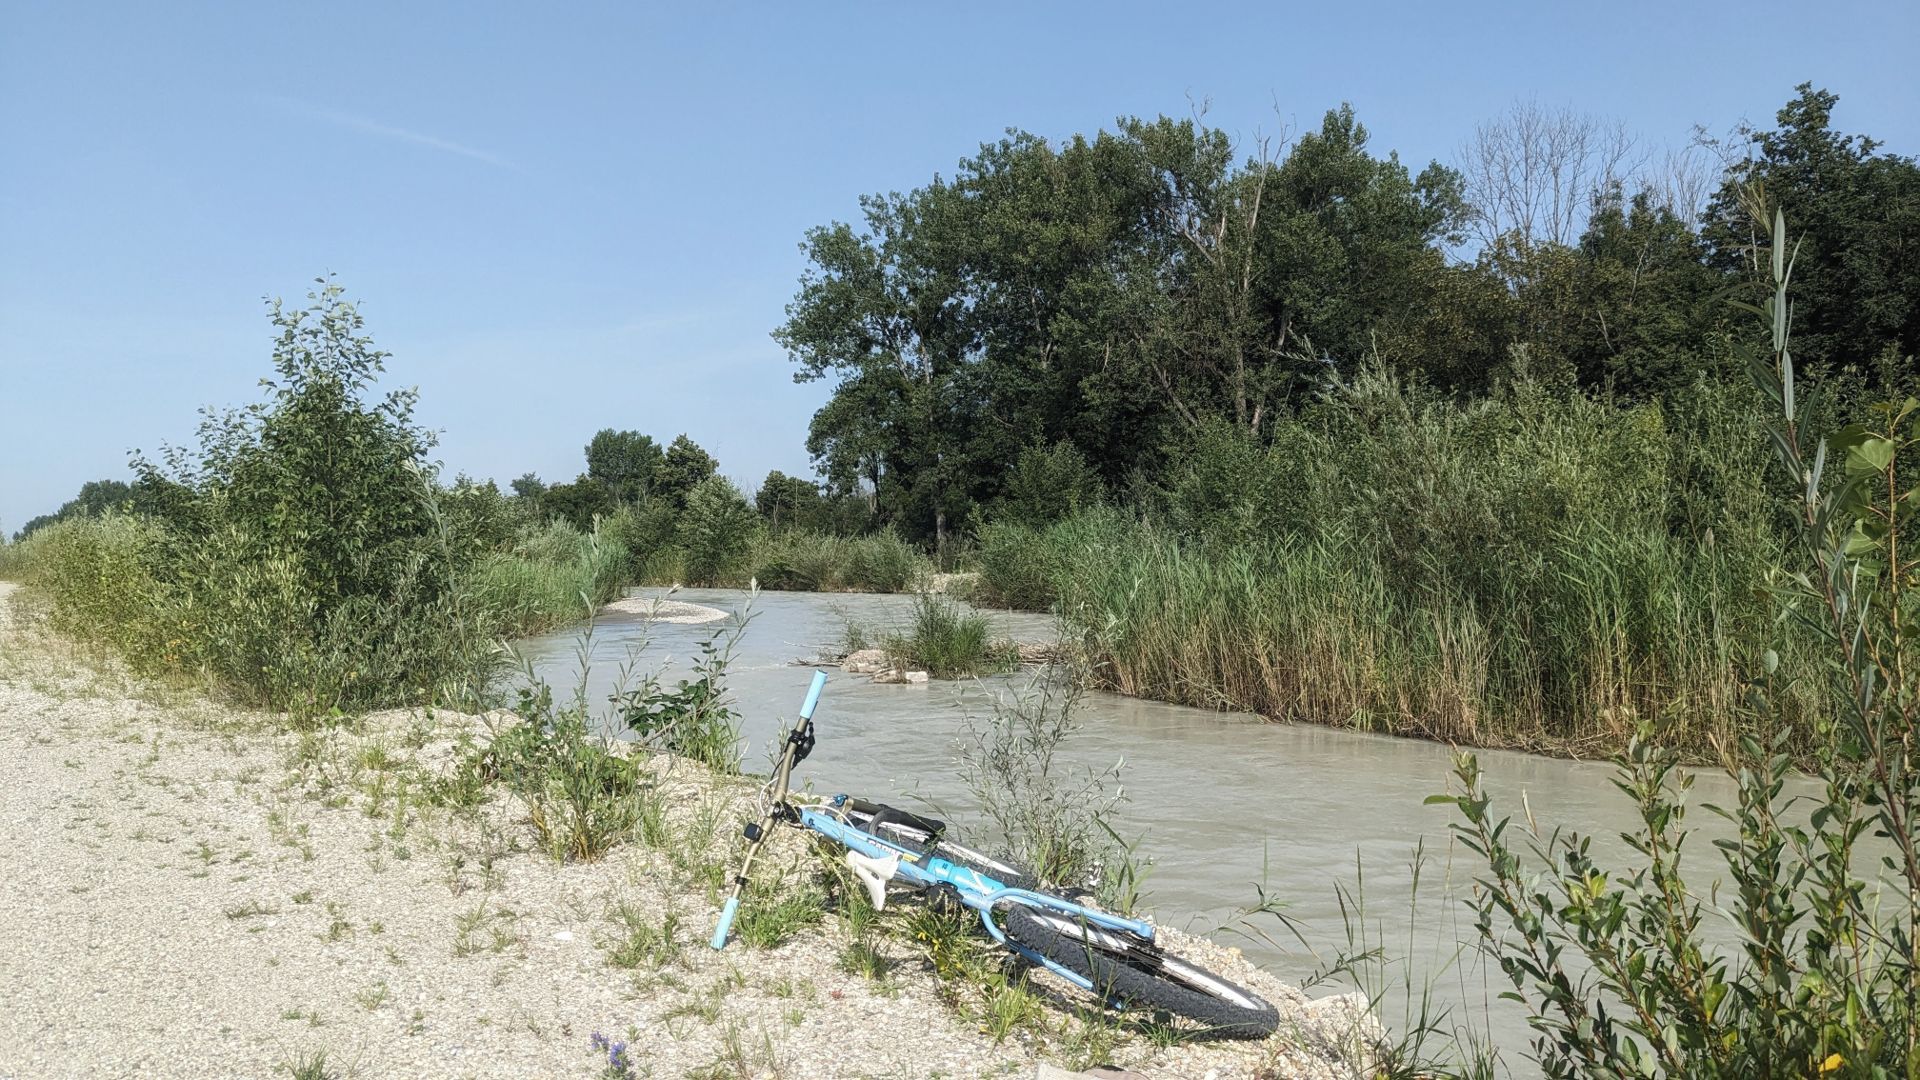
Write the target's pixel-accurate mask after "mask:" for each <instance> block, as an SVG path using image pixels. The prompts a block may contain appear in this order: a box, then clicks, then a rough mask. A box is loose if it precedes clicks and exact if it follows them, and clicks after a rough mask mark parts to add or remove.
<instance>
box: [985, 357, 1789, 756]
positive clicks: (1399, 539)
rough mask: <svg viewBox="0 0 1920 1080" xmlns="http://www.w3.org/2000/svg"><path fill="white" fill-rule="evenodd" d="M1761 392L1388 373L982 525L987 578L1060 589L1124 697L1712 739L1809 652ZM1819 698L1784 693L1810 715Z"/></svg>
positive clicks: (1419, 726) (1590, 737)
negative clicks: (1181, 463) (1494, 389)
mask: <svg viewBox="0 0 1920 1080" xmlns="http://www.w3.org/2000/svg"><path fill="white" fill-rule="evenodd" d="M1751 408H1752V406H1751V405H1750V403H1748V402H1745V401H1743V400H1741V399H1739V398H1738V397H1737V396H1735V395H1733V394H1731V393H1727V392H1720V391H1712V390H1703V391H1702V392H1701V394H1700V395H1699V397H1698V398H1697V399H1696V401H1695V412H1694V414H1693V415H1692V416H1689V417H1683V418H1682V419H1680V420H1679V421H1676V420H1675V419H1674V417H1673V416H1672V415H1671V414H1670V413H1669V412H1667V411H1666V410H1663V409H1661V408H1660V407H1657V406H1640V407H1635V408H1622V407H1618V406H1615V405H1612V404H1608V403H1601V402H1594V401H1590V400H1587V399H1584V398H1580V397H1577V396H1576V397H1573V398H1570V399H1568V398H1556V397H1554V396H1552V395H1549V394H1546V393H1545V392H1544V391H1541V390H1539V389H1538V388H1535V387H1529V386H1522V387H1519V388H1516V389H1515V390H1513V391H1512V392H1510V393H1509V394H1508V395H1507V396H1506V397H1504V398H1499V399H1495V400H1493V401H1491V402H1481V403H1476V404H1474V405H1471V406H1465V407H1462V406H1455V405H1452V404H1450V403H1445V402H1438V401H1432V400H1427V399H1425V398H1423V397H1422V396H1421V395H1419V394H1418V393H1417V392H1416V391H1412V390H1409V389H1407V388H1404V387H1401V386H1398V385H1396V384H1394V383H1393V382H1392V381H1391V380H1388V379H1385V378H1384V377H1376V378H1374V379H1372V380H1371V381H1365V382H1363V383H1362V384H1360V385H1357V386H1355V387H1350V388H1347V389H1346V390H1345V391H1344V392H1343V393H1342V394H1341V395H1338V396H1336V397H1334V398H1333V399H1330V400H1329V402H1328V403H1326V404H1325V405H1323V406H1321V407H1320V408H1319V409H1317V410H1316V411H1314V412H1311V413H1309V414H1307V415H1304V416H1302V417H1300V418H1297V419H1294V420H1291V421H1288V422H1287V423H1286V424H1283V425H1282V426H1281V427H1280V428H1279V429H1278V430H1277V431H1276V433H1275V437H1274V438H1273V439H1272V440H1271V441H1270V442H1269V443H1268V444H1266V445H1256V444H1253V443H1251V442H1249V441H1247V440H1245V439H1244V438H1240V437H1237V436H1233V435H1231V434H1228V433H1222V432H1209V433H1204V434H1203V435H1202V437H1201V439H1200V440H1199V445H1197V446H1196V447H1195V453H1194V454H1193V456H1192V458H1191V459H1190V460H1191V464H1190V465H1189V466H1188V467H1187V469H1186V471H1185V472H1184V473H1181V474H1176V476H1175V477H1174V479H1173V481H1172V482H1171V483H1170V484H1169V485H1168V487H1167V488H1166V489H1164V490H1163V491H1162V492H1161V494H1160V496H1159V497H1158V498H1157V500H1155V501H1154V502H1153V503H1151V504H1150V505H1148V506H1147V507H1146V509H1145V510H1144V511H1143V512H1140V513H1134V512H1121V511H1114V510H1108V509H1095V510H1092V511H1085V512H1082V513H1080V514H1078V515H1075V516H1074V517H1071V518H1068V519H1067V520H1065V521H1063V522H1060V523H1058V524H1056V525H1054V526H1052V527H1050V528H1048V529H1046V530H1044V531H1042V530H1036V529H1031V528H1022V527H1001V528H999V529H994V530H988V531H987V532H986V533H985V535H984V536H983V538H982V553H981V563H982V571H983V588H984V589H985V590H986V591H987V592H988V593H989V594H990V595H993V596H995V597H997V598H1000V599H1002V600H1004V601H1012V602H1023V603H1025V604H1026V605H1028V606H1039V605H1040V603H1042V602H1046V603H1052V604H1053V605H1055V606H1056V607H1057V609H1058V610H1059V612H1060V614H1061V616H1062V618H1063V620H1064V622H1065V626H1066V629H1067V631H1068V632H1069V633H1070V635H1071V636H1072V637H1073V638H1074V639H1075V640H1077V641H1079V642H1080V643H1081V644H1083V645H1084V647H1085V649H1086V651H1087V653H1088V655H1089V659H1090V660H1091V661H1092V662H1093V664H1092V671H1093V673H1094V678H1096V679H1097V681H1099V682H1100V683H1101V684H1103V685H1106V686H1109V687H1111V688H1114V689H1117V690H1120V691H1122V692H1124V693H1128V694H1134V695H1138V696H1143V697H1152V698H1159V699H1163V700H1168V701H1174V702H1180V703H1185V704H1194V705H1201V706H1206V707H1214V708H1236V709H1247V710H1251V711H1255V712H1258V713H1260V714H1262V715H1266V716H1270V717H1276V718H1286V719H1297V720H1305V721H1310V722H1315V723H1325V724H1333V725H1344V726H1354V727H1361V728H1367V729H1372V730H1381V731H1389V732H1395V733H1402V734H1411V735H1420V736H1425V737H1429V738H1436V739H1441V740H1447V741H1455V742H1461V743H1470V744H1476V745H1496V746H1526V747H1539V748H1564V749H1575V750H1578V749H1581V748H1601V747H1607V748H1611V747H1617V746H1620V745H1624V744H1625V742H1626V740H1627V739H1628V738H1629V737H1630V736H1631V735H1632V734H1633V732H1634V731H1635V730H1636V727H1637V726H1638V724H1639V722H1640V721H1642V720H1647V721H1652V722H1654V723H1655V724H1656V725H1658V726H1659V727H1660V728H1661V729H1662V730H1663V731H1664V732H1665V733H1666V737H1667V738H1668V740H1669V741H1670V742H1671V743H1672V744H1674V745H1679V746H1684V747H1687V748H1688V749H1689V750H1690V751H1691V752H1693V753H1695V754H1704V753H1705V752H1707V750H1708V748H1709V746H1710V743H1711V740H1712V739H1713V738H1715V737H1716V736H1718V735H1722V734H1725V733H1726V727H1727V724H1728V720H1727V718H1728V717H1731V716H1732V715H1734V713H1735V709H1734V706H1735V705H1736V704H1737V703H1738V702H1739V700H1740V699H1741V698H1742V696H1743V695H1744V694H1745V692H1746V685H1747V681H1748V677H1749V675H1750V673H1751V672H1752V671H1754V670H1756V668H1757V666H1758V665H1759V663H1760V662H1761V658H1762V657H1763V656H1764V655H1765V654H1766V653H1767V652H1768V651H1769V650H1773V651H1774V652H1775V653H1776V655H1797V654H1798V652H1801V651H1804V649H1805V648H1806V646H1805V643H1804V642H1803V641H1801V640H1800V639H1799V638H1798V637H1796V636H1795V634H1794V632H1793V631H1792V629H1791V627H1789V626H1787V625H1785V623H1784V622H1783V620H1782V619H1781V612H1780V611H1779V610H1778V609H1777V607H1776V605H1775V602H1774V601H1773V600H1772V599H1771V598H1770V597H1769V596H1768V595H1767V594H1766V593H1765V591H1764V588H1763V586H1764V585H1765V583H1766V581H1767V578H1768V575H1769V573H1770V572H1772V570H1773V568H1775V567H1777V566H1778V564H1779V559H1780V553H1781V550H1782V546H1781V544H1782V542H1781V540H1780V539H1779V538H1778V533H1777V531H1776V529H1775V522H1776V520H1777V513H1778V509H1779V504H1778V502H1777V501H1776V500H1772V499H1769V498H1767V497H1765V496H1764V495H1763V494H1760V493H1754V494H1751V495H1749V489H1751V488H1752V486H1753V485H1752V483H1751V480H1750V479H1749V478H1747V477H1746V476H1744V475H1743V473H1744V470H1746V469H1747V468H1748V467H1749V465H1751V467H1752V468H1753V470H1754V471H1755V472H1756V473H1757V472H1758V471H1759V463H1758V462H1757V461H1755V460H1753V459H1754V457H1755V453H1756V451H1754V450H1753V445H1758V446H1760V447H1761V448H1764V445H1765V444H1764V441H1761V440H1755V441H1754V443H1753V444H1752V445H1749V444H1746V443H1739V444H1737V445H1736V444H1735V441H1734V439H1733V436H1734V435H1735V434H1739V433H1741V432H1746V433H1747V434H1752V433H1753V432H1754V431H1755V430H1756V424H1757V421H1755V420H1753V419H1751V416H1752V413H1751ZM1709 440H1711V441H1714V442H1715V443H1717V444H1716V445H1706V446H1702V445H1701V443H1702V442H1703V441H1709ZM1824 709H1825V703H1824V702H1823V701H1821V700H1820V699H1819V698H1818V695H1817V694H1813V693H1812V692H1802V693H1798V694H1796V695H1795V696H1793V697H1792V699H1791V700H1789V701H1787V702H1785V703H1783V713H1784V715H1786V716H1787V717H1789V718H1790V720H1791V721H1792V723H1793V724H1794V725H1795V727H1796V729H1798V730H1803V731H1804V730H1807V729H1808V728H1809V726H1810V724H1811V722H1812V720H1813V718H1814V717H1815V716H1816V715H1818V714H1820V713H1821V712H1822V711H1823V710H1824Z"/></svg>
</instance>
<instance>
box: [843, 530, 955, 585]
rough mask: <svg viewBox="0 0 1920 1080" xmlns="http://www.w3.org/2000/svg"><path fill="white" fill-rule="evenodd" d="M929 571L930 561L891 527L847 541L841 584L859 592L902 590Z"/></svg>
mask: <svg viewBox="0 0 1920 1080" xmlns="http://www.w3.org/2000/svg"><path fill="white" fill-rule="evenodd" d="M931 571H932V564H931V563H929V562H928V561H927V557H926V556H924V555H922V554H921V553H920V552H919V550H917V549H916V548H915V547H914V546H913V545H912V544H909V543H907V542H906V541H905V540H902V539H901V538H900V535H899V534H898V533H896V532H894V531H892V530H891V529H886V530H882V531H880V532H877V533H871V534H869V535H866V536H859V537H855V538H853V539H851V540H849V541H847V555H846V569H845V570H844V571H843V572H842V574H841V578H840V581H841V585H842V587H844V588H848V589H857V590H860V591H862V592H882V593H896V592H906V591H907V590H908V589H911V588H913V587H914V586H915V585H916V584H917V583H918V582H919V580H920V579H921V578H922V577H923V576H925V575H926V574H928V573H930V572H931Z"/></svg>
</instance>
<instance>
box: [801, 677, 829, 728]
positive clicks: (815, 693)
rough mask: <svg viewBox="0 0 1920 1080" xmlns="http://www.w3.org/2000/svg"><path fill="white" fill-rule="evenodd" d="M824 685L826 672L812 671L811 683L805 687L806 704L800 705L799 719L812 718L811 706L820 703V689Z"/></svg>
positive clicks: (825, 683)
mask: <svg viewBox="0 0 1920 1080" xmlns="http://www.w3.org/2000/svg"><path fill="white" fill-rule="evenodd" d="M826 685H827V673H826V672H824V671H816V672H814V673H813V685H812V686H809V687H807V700H806V704H804V705H801V706H800V719H802V720H812V719H813V707H814V706H815V705H818V704H820V691H821V689H823V688H824V687H825V686H826Z"/></svg>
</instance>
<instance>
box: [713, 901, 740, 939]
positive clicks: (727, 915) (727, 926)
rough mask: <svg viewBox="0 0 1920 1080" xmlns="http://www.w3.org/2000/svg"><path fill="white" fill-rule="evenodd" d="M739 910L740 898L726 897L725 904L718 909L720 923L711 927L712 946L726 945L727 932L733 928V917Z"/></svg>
mask: <svg viewBox="0 0 1920 1080" xmlns="http://www.w3.org/2000/svg"><path fill="white" fill-rule="evenodd" d="M739 911H740V898H739V897H737V896H729V897H727V906H726V907H723V908H721V909H720V925H718V926H716V927H714V928H713V947H714V948H716V949H724V948H726V947H727V932H728V931H730V930H732V929H733V917H734V915H735V914H737V913H738V912H739Z"/></svg>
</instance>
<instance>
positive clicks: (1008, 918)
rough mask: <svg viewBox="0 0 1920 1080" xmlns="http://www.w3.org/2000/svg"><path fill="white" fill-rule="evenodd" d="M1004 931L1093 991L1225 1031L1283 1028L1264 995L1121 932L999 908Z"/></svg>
mask: <svg viewBox="0 0 1920 1080" xmlns="http://www.w3.org/2000/svg"><path fill="white" fill-rule="evenodd" d="M999 916H1000V923H1001V926H1002V928H1004V929H1005V931H1006V934H1007V937H1008V938H1009V939H1010V940H1012V941H1014V942H1017V943H1019V944H1021V945H1023V946H1025V947H1027V948H1028V949H1031V950H1033V951H1034V952H1036V953H1038V954H1040V955H1041V956H1044V957H1046V958H1047V959H1049V960H1051V961H1053V962H1054V963H1056V964H1059V965H1060V966H1061V967H1063V968H1066V969H1067V970H1068V971H1071V972H1074V973H1075V974H1077V975H1080V976H1082V977H1083V978H1085V979H1087V980H1088V981H1089V982H1091V983H1093V986H1094V989H1095V991H1097V992H1098V993H1099V994H1100V995H1101V996H1103V997H1107V998H1117V999H1119V1000H1121V1001H1124V1002H1128V1003H1131V1004H1135V1005H1145V1006H1148V1007H1152V1008H1160V1009H1165V1010H1166V1011H1168V1012H1170V1013H1174V1014H1177V1015H1179V1016H1184V1017H1186V1018H1188V1019H1189V1020H1198V1021H1200V1022H1201V1023H1203V1024H1205V1025H1207V1026H1208V1027H1209V1028H1211V1029H1212V1030H1214V1031H1215V1032H1218V1033H1219V1034H1221V1035H1226V1036H1230V1037H1232V1038H1238V1039H1264V1038H1266V1037H1267V1036H1269V1035H1271V1034H1273V1032H1274V1030H1275V1029H1276V1028H1278V1027H1279V1026H1280V1015H1279V1012H1278V1011H1277V1010H1276V1009H1274V1007H1273V1006H1272V1005H1271V1004H1269V1003H1268V1002H1267V1001H1266V999H1264V998H1262V997H1261V996H1260V995H1258V994H1255V993H1253V992H1252V991H1250V990H1247V989H1245V988H1243V987H1241V986H1238V985H1236V984H1234V983H1231V982H1228V981H1227V980H1226V979H1223V978H1221V977H1220V976H1218V975H1215V974H1214V973H1212V972H1210V971H1208V970H1206V969H1205V968H1203V967H1200V966H1199V965H1197V964H1193V963H1189V962H1188V961H1185V960H1182V959H1180V958H1179V957H1177V956H1173V955H1170V954H1168V953H1165V952H1162V951H1161V950H1160V949H1159V948H1158V947H1157V946H1155V945H1154V944H1153V943H1152V942H1150V941H1147V940H1146V939H1144V938H1141V937H1139V936H1137V935H1135V934H1130V933H1127V932H1125V931H1121V930H1109V929H1107V928H1106V927H1103V926H1096V925H1094V924H1092V923H1088V922H1084V921H1082V920H1080V919H1076V918H1074V917H1073V916H1071V915H1067V914H1064V913H1062V912H1058V911H1049V910H1046V909H1044V908H1033V907H1027V906H1025V905H1024V904H1016V905H1013V906H1011V907H1007V908H1005V909H1003V910H1001V911H1000V912H999Z"/></svg>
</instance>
